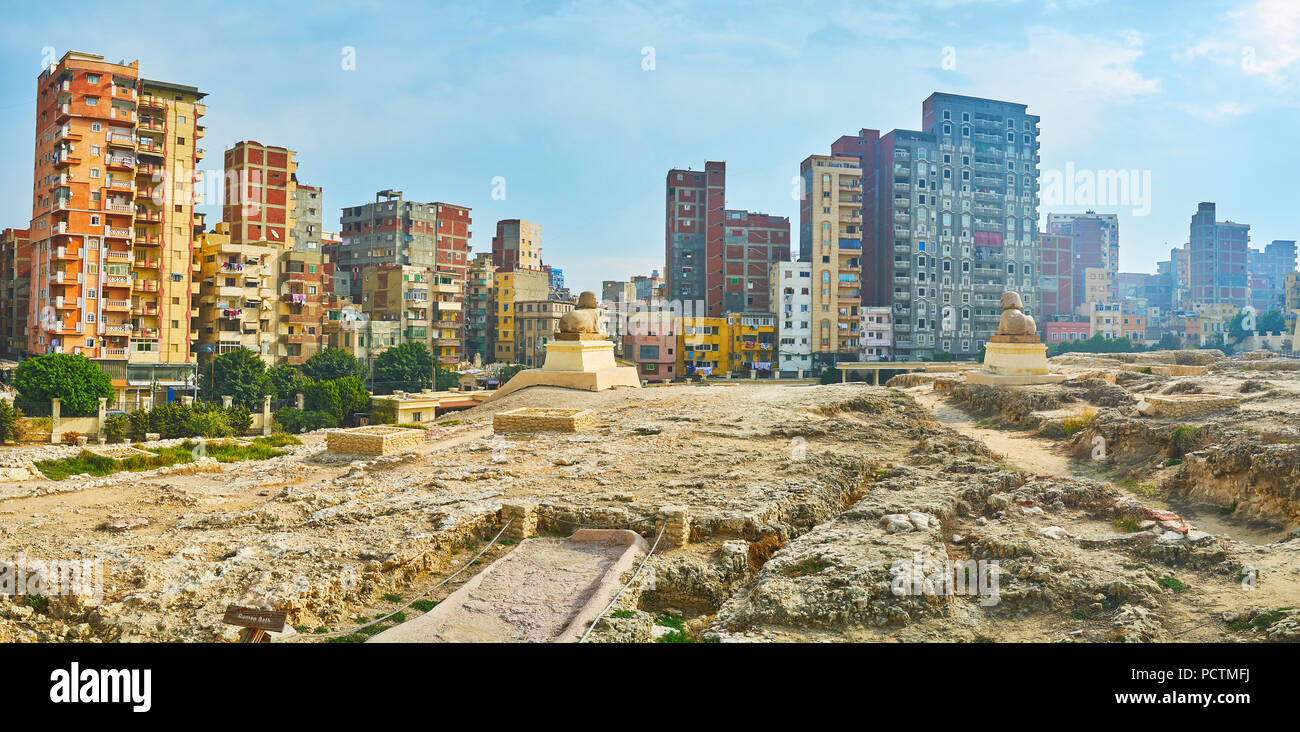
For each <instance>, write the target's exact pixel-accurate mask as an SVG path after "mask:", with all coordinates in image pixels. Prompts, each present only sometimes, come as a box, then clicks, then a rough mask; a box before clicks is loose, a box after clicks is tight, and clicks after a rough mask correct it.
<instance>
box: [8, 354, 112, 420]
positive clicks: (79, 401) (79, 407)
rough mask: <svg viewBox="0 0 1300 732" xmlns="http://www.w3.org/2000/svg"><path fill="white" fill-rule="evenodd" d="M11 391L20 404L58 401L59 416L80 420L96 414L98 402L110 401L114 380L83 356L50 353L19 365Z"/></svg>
mask: <svg viewBox="0 0 1300 732" xmlns="http://www.w3.org/2000/svg"><path fill="white" fill-rule="evenodd" d="M14 388H15V389H17V390H18V393H19V394H20V395H22V401H29V402H47V401H49V400H51V399H58V400H60V413H61V414H63V415H64V416H68V417H82V416H86V415H90V414H95V413H96V412H98V411H99V398H100V397H104V398H105V399H107V400H108V401H110V402H111V401H112V400H113V380H112V379H111V378H109V376H108V374H106V373H104V372H103V371H100V370H99V367H98V366H96V365H95V363H94V362H93V361H91V360H90V359H88V358H86V357H85V356H81V355H76V354H68V353H50V354H46V355H44V356H35V357H33V358H29V359H27V360H26V361H23V362H22V363H21V364H19V365H18V370H17V371H16V372H15V373H14Z"/></svg>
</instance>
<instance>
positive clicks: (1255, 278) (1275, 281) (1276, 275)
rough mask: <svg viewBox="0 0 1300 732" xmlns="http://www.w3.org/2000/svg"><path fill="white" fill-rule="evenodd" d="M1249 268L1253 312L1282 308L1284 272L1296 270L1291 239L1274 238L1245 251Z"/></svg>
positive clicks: (1284, 285) (1294, 250)
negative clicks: (1261, 245) (1267, 242)
mask: <svg viewBox="0 0 1300 732" xmlns="http://www.w3.org/2000/svg"><path fill="white" fill-rule="evenodd" d="M1246 264H1247V269H1248V270H1249V272H1250V301H1251V304H1252V305H1254V306H1255V310H1256V312H1260V313H1264V312H1268V311H1269V310H1276V309H1281V308H1282V306H1283V301H1284V291H1285V288H1286V276H1287V275H1289V274H1291V273H1292V272H1295V271H1296V246H1295V241H1294V240H1290V239H1285V240H1284V239H1274V240H1273V241H1272V242H1270V243H1269V244H1268V246H1266V247H1264V248H1263V249H1262V250H1260V249H1251V250H1250V251H1249V252H1248V253H1247V259H1246Z"/></svg>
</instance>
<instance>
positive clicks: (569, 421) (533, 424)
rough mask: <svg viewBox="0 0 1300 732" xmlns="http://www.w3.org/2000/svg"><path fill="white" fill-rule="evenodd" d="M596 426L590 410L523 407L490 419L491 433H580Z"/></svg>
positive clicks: (594, 416) (593, 415) (594, 415)
mask: <svg viewBox="0 0 1300 732" xmlns="http://www.w3.org/2000/svg"><path fill="white" fill-rule="evenodd" d="M595 426H596V413H595V412H593V411H591V410H590V409H537V408H533V407H525V408H523V409H512V410H510V411H509V412H501V413H499V414H496V415H494V416H493V417H492V431H493V432H581V431H583V430H589V429H591V428H593V427H595Z"/></svg>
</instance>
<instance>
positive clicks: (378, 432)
mask: <svg viewBox="0 0 1300 732" xmlns="http://www.w3.org/2000/svg"><path fill="white" fill-rule="evenodd" d="M424 439H425V433H424V430H416V429H409V428H406V427H392V426H389V425H380V424H372V425H367V426H365V427H353V428H351V429H342V430H334V431H332V432H328V433H326V435H325V449H326V450H328V451H329V452H332V453H335V454H339V455H393V454H396V453H399V452H406V451H408V450H412V449H414V448H415V447H416V446H418V445H419V444H420V443H421V442H423V441H424Z"/></svg>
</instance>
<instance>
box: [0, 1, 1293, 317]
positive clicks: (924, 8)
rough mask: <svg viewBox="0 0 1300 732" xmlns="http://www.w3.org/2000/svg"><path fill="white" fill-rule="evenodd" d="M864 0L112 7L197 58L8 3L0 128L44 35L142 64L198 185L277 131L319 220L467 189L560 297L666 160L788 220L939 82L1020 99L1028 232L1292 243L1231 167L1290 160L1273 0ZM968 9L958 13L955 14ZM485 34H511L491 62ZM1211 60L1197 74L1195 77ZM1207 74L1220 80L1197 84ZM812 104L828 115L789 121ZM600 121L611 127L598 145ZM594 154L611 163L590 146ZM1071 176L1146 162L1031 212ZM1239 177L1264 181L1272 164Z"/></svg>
mask: <svg viewBox="0 0 1300 732" xmlns="http://www.w3.org/2000/svg"><path fill="white" fill-rule="evenodd" d="M145 7H155V6H152V5H150V4H146V5H145ZM883 7H884V6H872V7H867V8H859V7H856V6H854V7H849V6H845V7H843V8H840V9H839V10H835V9H834V7H830V8H827V9H828V10H830V13H829V17H830V18H831V20H829V21H827V20H813V19H812V18H814V17H821V18H824V17H826V13H817V14H812V13H807V14H802V15H801V14H798V13H795V12H792V11H785V10H782V9H780V8H777V7H770V8H768V9H767V10H768V11H769V12H765V13H763V17H764V18H765V21H766V22H764V23H762V24H761V25H759V24H756V23H754V22H751V21H750V20H749V19H747V18H745V17H733V16H732V15H729V14H727V13H724V12H722V11H721V10H719V9H717V7H716V6H702V7H687V6H683V5H673V4H669V5H667V6H662V9H660V8H661V6H655V7H654V8H650V7H647V6H642V5H637V4H622V5H619V6H615V7H604V8H598V9H595V10H594V11H593V10H592V9H582V10H579V9H578V8H577V7H576V6H569V5H560V6H553V7H550V8H548V9H547V10H545V11H538V10H536V9H535V8H534V7H532V6H527V7H526V8H525V7H524V6H513V7H512V8H510V9H509V10H508V11H506V12H503V13H491V14H490V13H487V12H486V11H478V10H474V9H468V10H466V9H452V10H443V11H437V12H436V13H435V12H434V11H427V10H420V9H416V10H412V11H405V10H403V11H402V12H403V16H404V17H406V16H410V17H406V19H405V20H404V22H402V23H392V22H387V21H388V20H391V18H387V17H386V13H387V14H389V15H391V14H392V13H393V12H396V9H395V8H390V9H386V8H385V6H384V4H382V3H369V4H364V5H356V6H348V5H343V4H340V5H332V6H328V7H326V8H321V9H313V10H309V11H305V12H301V13H297V14H294V15H292V16H289V15H286V16H284V17H281V18H271V19H268V20H266V21H261V20H259V21H258V23H252V21H253V20H254V19H255V15H254V12H255V11H253V10H250V9H248V8H247V6H245V7H244V8H242V9H241V8H236V9H234V10H230V11H227V12H225V13H223V14H221V15H217V16H211V17H207V16H199V15H197V14H196V11H192V10H190V9H186V8H175V9H171V8H169V9H168V12H167V13H165V14H164V13H149V12H139V13H133V14H132V15H133V16H134V17H133V22H134V23H137V24H142V31H143V32H144V33H145V34H146V35H147V34H149V33H156V34H159V37H170V38H178V37H182V35H181V34H182V31H181V29H182V28H186V27H197V26H200V25H201V26H202V27H204V28H205V29H206V30H207V32H208V34H209V36H210V37H213V38H231V37H234V36H233V35H232V34H233V33H234V31H235V30H237V29H242V32H241V33H240V35H239V36H238V37H239V38H240V40H239V42H237V43H229V44H216V45H215V46H214V47H212V48H209V49H206V50H205V52H204V53H203V54H195V53H189V52H187V51H186V48H188V46H186V47H182V44H173V45H171V46H166V47H161V48H160V47H156V46H149V47H145V46H142V45H141V44H140V43H139V42H138V38H140V37H141V36H140V35H138V34H127V35H118V36H115V35H112V34H107V33H104V32H103V28H104V27H107V26H105V25H103V21H105V20H106V17H97V13H99V12H108V11H95V10H89V11H84V12H82V13H81V14H79V15H77V16H76V17H75V19H74V20H73V21H70V22H61V23H59V24H58V27H59V28H60V33H59V34H57V35H59V37H51V38H48V39H46V38H43V37H42V36H44V35H47V34H48V30H46V29H48V28H50V27H54V26H53V25H52V19H51V18H50V17H49V16H50V14H51V13H53V12H54V11H53V10H41V9H36V8H32V9H25V10H23V11H21V12H20V13H18V14H17V15H16V16H15V17H14V18H13V20H12V22H11V23H9V24H8V26H7V29H6V31H5V34H6V36H7V37H6V39H5V40H6V43H5V49H4V51H3V52H0V53H3V56H0V58H4V60H5V64H4V67H5V71H4V72H3V76H0V84H3V86H4V90H5V94H4V96H5V99H7V100H10V103H8V104H6V105H0V106H3V107H6V108H7V109H8V111H9V114H8V115H6V117H5V121H4V122H3V123H0V135H3V137H0V139H3V140H4V141H5V142H6V143H7V144H9V146H10V148H11V149H16V150H18V151H19V156H18V159H19V160H26V159H27V157H26V156H27V155H28V152H27V151H28V150H30V149H31V131H32V127H31V125H32V114H31V112H32V111H33V110H34V106H33V105H34V102H33V101H32V96H33V95H32V92H33V89H34V86H35V83H34V82H35V79H36V76H37V75H38V74H39V71H40V68H41V65H42V64H43V63H44V62H46V61H49V60H57V58H58V57H60V56H61V55H62V54H63V53H64V52H66V51H68V50H80V51H87V52H91V53H101V54H103V55H104V56H105V57H106V59H108V60H111V61H117V60H119V59H124V60H126V61H127V62H128V63H129V62H130V61H132V60H136V59H139V61H140V65H141V74H142V75H143V76H145V77H148V78H163V79H168V80H171V81H174V82H176V83H181V84H192V85H194V86H197V87H198V88H199V89H201V90H203V91H204V92H206V93H207V94H208V95H209V96H208V98H207V102H208V104H209V114H208V115H207V119H206V123H207V126H208V131H209V134H208V138H207V140H206V142H207V144H208V146H209V147H210V148H212V149H213V154H212V155H210V156H209V157H208V159H207V160H206V161H205V162H204V164H203V165H202V166H201V168H202V169H204V170H205V171H208V172H209V179H210V180H212V179H217V178H219V176H213V175H211V173H212V172H214V171H219V170H220V157H219V156H217V155H216V154H215V151H216V150H218V149H225V148H229V147H230V146H232V145H233V144H234V143H235V142H237V141H240V140H256V141H258V142H261V143H263V144H267V145H283V146H285V147H288V148H289V149H292V150H295V151H297V152H298V157H299V160H300V161H302V164H303V169H302V176H303V178H304V179H305V180H308V181H311V182H312V183H313V184H316V185H320V186H322V187H323V188H324V190H325V192H326V193H325V195H326V199H325V203H324V207H323V210H324V216H323V224H324V227H325V229H326V230H330V231H334V230H337V229H338V223H339V222H338V219H339V214H340V213H341V211H342V209H343V208H344V207H345V206H351V205H355V204H356V203H359V202H363V201H366V200H369V199H370V198H371V197H372V196H373V192H374V191H376V190H381V189H385V188H397V189H400V190H404V191H405V192H406V193H407V195H408V196H410V197H412V198H413V199H417V200H430V201H433V200H443V201H453V202H456V203H459V204H461V205H465V206H469V207H470V208H471V209H472V210H473V217H474V218H475V219H476V224H477V226H476V230H475V234H476V236H475V237H474V238H473V239H472V241H471V243H472V245H473V248H474V251H476V252H482V251H487V250H488V248H489V244H490V240H491V235H492V227H493V226H494V224H495V222H496V221H497V220H500V219H511V218H523V219H527V220H530V221H536V222H538V223H540V224H542V225H543V226H544V227H545V230H546V232H547V236H546V255H547V256H546V260H547V261H548V262H549V263H555V264H558V265H560V266H563V267H564V268H565V269H566V274H567V275H568V277H569V281H570V283H571V285H572V287H573V289H574V290H575V291H576V290H580V289H590V290H598V289H599V284H600V282H601V281H602V280H603V279H607V278H608V277H610V276H618V277H630V276H632V275H634V274H645V273H648V272H649V271H650V270H651V269H661V268H662V267H663V262H662V248H661V243H660V242H661V240H660V236H661V231H662V220H661V219H660V218H659V217H661V216H662V215H663V214H662V202H661V200H660V199H659V196H660V195H661V191H662V188H661V186H662V182H661V181H662V176H663V174H664V171H665V170H668V169H671V168H677V167H691V166H698V165H701V164H702V162H703V161H705V160H719V161H725V162H727V163H728V165H729V167H730V169H731V175H730V176H729V178H730V180H729V181H728V186H729V191H728V200H727V202H726V205H727V206H728V207H733V208H745V209H749V210H755V211H763V212H766V213H769V214H771V215H774V216H783V217H790V219H791V220H792V221H795V220H797V219H798V202H797V201H796V200H795V199H794V198H793V196H792V190H793V189H794V183H793V182H792V181H793V178H794V177H795V176H796V175H797V174H798V167H799V162H800V161H801V160H803V159H804V158H805V157H807V156H808V155H809V154H812V153H815V152H820V151H822V150H823V148H824V146H825V141H826V140H828V139H834V137H836V136H838V135H840V134H844V133H845V132H849V131H852V130H856V129H859V128H862V127H870V128H875V129H882V130H883V129H893V128H900V129H916V128H917V126H918V125H917V120H916V118H915V105H916V103H917V101H918V100H919V99H923V98H925V97H926V96H928V95H929V94H930V93H931V92H934V91H941V92H948V93H955V94H965V95H973V96H981V97H988V98H993V99H1000V100H1005V101H1009V102H1015V103H1020V104H1026V105H1027V106H1028V107H1029V108H1030V109H1031V110H1033V111H1034V113H1035V114H1038V115H1040V116H1041V118H1042V163H1041V167H1040V171H1041V174H1042V178H1043V183H1044V196H1043V198H1044V200H1043V202H1042V205H1041V206H1040V207H1039V215H1040V229H1041V228H1042V225H1043V224H1044V223H1045V217H1046V216H1047V215H1048V214H1050V213H1059V212H1070V211H1083V210H1085V209H1087V208H1093V209H1095V210H1097V211H1098V212H1114V213H1118V214H1119V220H1120V239H1121V244H1122V246H1121V254H1120V257H1121V259H1120V266H1119V268H1120V270H1122V271H1141V272H1154V271H1155V266H1156V265H1155V263H1156V261H1158V260H1160V259H1163V258H1166V257H1167V256H1168V250H1169V249H1170V248H1171V247H1176V246H1179V245H1181V244H1183V243H1184V242H1185V241H1186V239H1187V234H1188V228H1187V222H1188V220H1189V217H1190V216H1191V214H1192V213H1194V212H1195V210H1196V206H1197V204H1198V203H1199V202H1201V201H1214V202H1216V203H1217V204H1218V210H1219V212H1220V215H1221V218H1224V219H1229V220H1232V221H1236V222H1241V223H1247V224H1250V225H1251V245H1252V247H1254V248H1262V247H1263V246H1264V245H1266V244H1267V243H1268V242H1270V241H1272V240H1274V239H1294V238H1296V233H1295V228H1297V227H1296V226H1295V224H1294V222H1292V221H1291V220H1289V217H1288V215H1287V213H1286V211H1287V203H1288V200H1287V199H1288V196H1287V193H1288V189H1287V188H1286V186H1285V185H1263V186H1260V185H1259V183H1260V182H1261V181H1260V176H1261V174H1260V173H1259V172H1257V171H1256V169H1255V166H1252V165H1250V164H1249V161H1251V160H1253V159H1268V160H1269V161H1271V162H1272V161H1275V162H1276V166H1275V169H1278V170H1280V169H1284V168H1285V167H1286V165H1287V163H1288V162H1295V158H1296V156H1297V153H1295V152H1293V151H1290V150H1289V149H1287V148H1285V147H1283V146H1276V145H1273V144H1271V143H1270V142H1269V141H1270V140H1273V139H1277V138H1279V137H1280V135H1281V125H1283V124H1285V122H1286V121H1288V120H1287V119H1286V118H1285V112H1287V111H1289V110H1290V109H1291V108H1292V107H1293V106H1294V105H1295V102H1296V94H1295V91H1296V84H1295V81H1294V80H1293V79H1292V78H1291V76H1290V74H1291V73H1292V72H1294V71H1295V69H1296V67H1297V62H1298V61H1300V54H1297V53H1296V52H1295V51H1294V49H1292V48H1291V46H1290V44H1289V42H1288V41H1287V38H1288V37H1289V35H1288V34H1289V33H1290V31H1289V30H1288V29H1294V28H1296V27H1297V26H1298V25H1300V13H1297V11H1296V10H1294V9H1292V8H1291V7H1289V6H1287V5H1285V4H1284V3H1281V2H1277V1H1276V0H1262V1H1261V2H1253V3H1242V4H1239V5H1238V6H1237V7H1236V8H1235V9H1233V10H1231V11H1229V12H1221V11H1220V10H1219V9H1217V6H1213V5H1211V4H1210V3H1184V4H1180V5H1179V6H1177V7H1175V8H1142V9H1134V8H1128V7H1123V6H1120V5H1117V4H1112V3H1104V2H1060V3H1050V2H1039V3H1035V2H1024V3H1012V2H989V3H979V2H957V1H955V0H936V1H935V2H930V3H921V4H920V5H919V6H914V7H913V8H911V9H890V10H884V9H880V8H883ZM1196 8H1200V9H1203V10H1205V12H1204V13H1201V14H1199V15H1198V16H1196V17H1193V18H1192V19H1191V22H1190V23H1188V22H1183V23H1181V24H1180V28H1181V30H1179V31H1177V32H1175V31H1172V30H1169V29H1168V26H1169V24H1167V23H1162V22H1161V19H1162V18H1168V17H1169V16H1170V15H1171V14H1174V13H1177V14H1178V18H1179V20H1183V21H1185V20H1186V19H1188V17H1189V15H1195V14H1192V13H1189V11H1190V10H1192V9H1196ZM927 12H928V13H929V15H928V16H927V15H926V13H927ZM426 14H427V15H428V17H427V18H425V17H423V16H425V15H426ZM804 16H806V17H804ZM753 17H758V14H757V13H756V14H755V15H754V16H753ZM924 17H937V18H940V20H938V21H935V22H930V23H926V22H923V21H922V18H924ZM976 17H978V18H980V19H981V21H982V22H981V23H979V26H980V27H981V28H982V29H983V30H981V32H980V33H978V34H976V33H970V32H967V31H962V30H960V27H961V26H962V25H964V23H963V20H970V19H972V18H976ZM1262 17H1267V18H1268V22H1266V23H1263V22H1259V19H1260V18H1262ZM773 18H778V19H779V20H780V22H777V21H776V20H773ZM422 20H428V21H429V22H421V21H422ZM431 24H432V25H431ZM340 26H343V27H346V28H347V30H345V31H339V30H336V29H337V28H338V27H340ZM432 26H436V27H437V28H439V29H440V31H439V32H438V33H436V34H435V35H436V39H437V40H436V42H430V43H427V44H415V45H418V46H421V47H419V48H414V49H413V48H412V44H411V43H410V42H409V41H410V40H411V39H410V36H411V35H412V34H413V33H415V31H416V29H418V28H421V27H432ZM990 29H992V30H990ZM275 39H278V40H279V41H280V42H279V43H278V44H277V43H273V42H272V41H273V40H275ZM507 44H508V45H510V46H511V47H512V48H522V49H524V52H523V53H512V54H496V55H494V53H493V49H494V47H497V46H504V45H507ZM47 47H52V49H53V50H52V51H48V50H47ZM399 47H400V48H402V51H401V53H400V54H399V53H398V52H397V51H396V49H397V48H399ZM289 49H293V50H292V51H290V50H289ZM209 51H210V52H209ZM1017 59H1018V62H1017V61H1016V60H1017ZM351 62H354V65H355V69H354V70H349V69H348V68H347V67H348V65H349V63H351ZM1013 62H1014V63H1013ZM827 63H829V64H834V65H835V67H836V68H851V67H858V68H863V69H865V70H867V71H868V72H870V71H871V69H873V68H876V67H878V68H881V69H887V70H888V71H887V73H880V74H874V75H872V76H870V77H869V80H868V81H866V82H865V83H863V84H860V85H858V84H847V83H845V81H844V79H843V77H842V75H840V74H834V75H830V76H827V75H825V74H821V73H818V71H817V69H818V67H819V65H821V64H827ZM1009 68H1014V69H1015V70H1016V71H1015V72H1008V71H1007V69H1009ZM268 70H269V71H268ZM759 76H761V77H762V78H763V79H764V84H763V90H764V93H762V94H754V93H752V92H753V89H751V88H749V87H747V84H748V82H749V81H750V80H752V79H754V78H758V77H759ZM1209 80H1213V81H1217V82H1220V83H1218V84H1202V83H1201V82H1202V81H1209ZM1224 86H1226V87H1227V88H1231V89H1233V95H1232V98H1215V97H1207V96H1205V93H1204V92H1202V91H1200V89H1202V88H1211V87H1216V88H1223V87H1224ZM375 100H385V101H383V102H377V101H375ZM277 102H278V103H277ZM819 104H825V105H829V109H830V113H815V114H809V110H810V109H815V108H816V106H817V105H819ZM685 111H689V114H686V113H684V112H685ZM404 118H405V119H409V120H410V121H409V122H406V123H402V122H400V120H402V119H404ZM394 120H398V122H397V123H394ZM701 120H706V121H707V123H706V124H701V123H700V121H701ZM403 128H405V129H403ZM597 135H601V136H603V138H604V139H610V140H617V141H618V142H617V143H616V145H617V147H612V148H611V149H608V150H605V151H597V150H596V148H595V147H594V146H593V145H592V142H593V140H596V139H601V138H599V137H597ZM1207 139H1213V148H1212V149H1213V154H1206V151H1207V148H1206V142H1205V140H1207ZM1266 144H1267V145H1268V157H1267V158H1264V157H1263V156H1262V149H1261V148H1262V146H1263V145H1266ZM614 155H617V159H618V161H619V164H618V165H616V166H610V165H609V162H610V161H611V160H612V159H614ZM20 170H21V168H20ZM1070 171H1091V172H1093V173H1096V174H1104V173H1106V172H1108V171H1138V172H1142V171H1146V172H1148V173H1149V174H1150V180H1151V191H1150V198H1149V201H1147V204H1148V205H1149V209H1150V211H1149V215H1145V216H1140V215H1134V214H1133V210H1134V209H1139V208H1141V206H1138V205H1124V206H1107V205H1101V204H1097V205H1093V206H1088V205H1076V206H1064V205H1055V204H1054V203H1053V202H1052V200H1050V198H1049V196H1050V195H1052V191H1051V189H1050V184H1051V181H1050V175H1051V174H1052V173H1053V172H1056V173H1057V174H1059V175H1065V174H1067V172H1070ZM1262 175H1263V177H1264V179H1265V181H1264V182H1267V181H1268V180H1271V179H1272V178H1275V177H1277V176H1278V174H1277V173H1271V172H1269V171H1263V174H1262ZM27 177H28V176H27V174H26V173H25V172H23V173H20V174H17V175H15V174H12V173H11V174H10V175H7V176H4V179H3V181H0V193H2V194H3V198H4V201H3V203H2V204H0V215H2V216H3V220H2V221H0V225H3V226H12V227H25V226H26V224H27V221H28V219H29V218H30V192H29V190H28V189H27V187H26V186H27V180H26V178H27ZM1135 180H1139V181H1140V180H1141V178H1140V177H1139V178H1137V179H1135ZM503 184H504V185H503ZM1068 187H1069V186H1068V182H1067V188H1068ZM502 188H504V193H505V198H504V200H497V199H496V198H494V193H496V194H499V193H500V191H501V190H502ZM1067 193H1073V191H1069V192H1067ZM1130 203H1131V202H1130ZM198 210H199V211H202V212H206V213H208V219H209V222H210V223H211V222H214V221H215V220H217V219H218V218H219V209H218V208H217V207H216V206H214V205H213V204H212V203H208V204H205V205H203V206H200V207H198ZM628 222H644V224H629V223H628ZM611 239H614V240H615V241H613V242H611ZM611 244H612V246H611Z"/></svg>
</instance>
